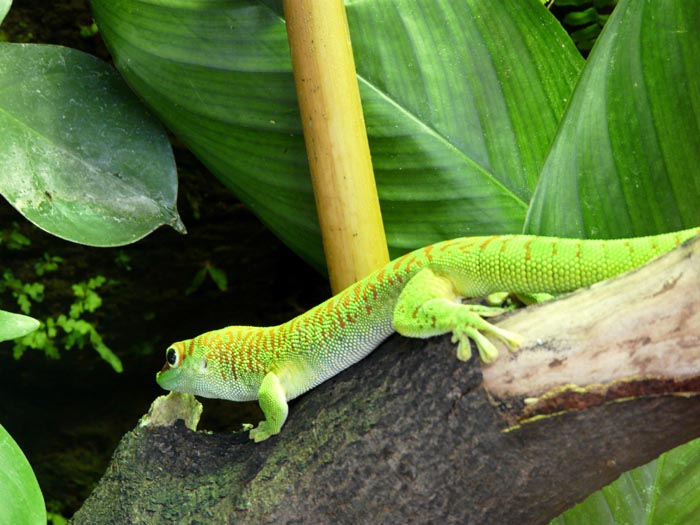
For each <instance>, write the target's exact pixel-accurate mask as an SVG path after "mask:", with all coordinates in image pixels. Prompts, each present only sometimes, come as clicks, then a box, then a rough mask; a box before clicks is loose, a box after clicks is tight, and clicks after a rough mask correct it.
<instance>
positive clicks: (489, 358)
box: [452, 319, 522, 364]
mask: <svg viewBox="0 0 700 525" xmlns="http://www.w3.org/2000/svg"><path fill="white" fill-rule="evenodd" d="M480 321H481V322H480V323H479V324H480V325H481V326H480V327H479V328H476V327H474V326H468V325H466V326H462V327H458V328H455V329H454V330H453V331H452V342H453V343H457V359H459V360H460V361H469V359H471V356H472V348H471V343H470V341H469V340H470V339H471V340H473V341H474V343H476V347H477V349H478V350H479V357H480V358H481V361H482V362H483V363H484V364H489V363H493V362H494V361H495V360H496V359H498V349H497V348H496V347H495V346H494V345H493V343H492V342H491V341H489V340H488V338H487V337H486V336H485V335H484V333H489V334H491V335H493V336H495V337H497V338H498V339H500V340H501V341H503V342H504V343H506V344H507V345H508V347H509V348H510V349H511V350H516V349H517V348H518V347H519V346H521V344H522V338H521V337H520V336H519V335H518V334H515V333H513V332H509V331H508V330H504V329H502V328H498V327H497V326H494V325H492V324H491V323H488V322H486V321H484V320H483V319H480ZM482 332H484V333H482Z"/></svg>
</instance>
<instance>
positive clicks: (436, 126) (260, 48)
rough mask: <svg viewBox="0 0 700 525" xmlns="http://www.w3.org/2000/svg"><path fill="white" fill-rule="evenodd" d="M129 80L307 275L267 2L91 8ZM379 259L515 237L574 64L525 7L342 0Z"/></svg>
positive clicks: (292, 117) (302, 185)
mask: <svg viewBox="0 0 700 525" xmlns="http://www.w3.org/2000/svg"><path fill="white" fill-rule="evenodd" d="M92 6H93V11H94V14H95V18H96V20H97V22H98V24H99V26H100V28H101V31H102V35H103V37H104V38H105V40H106V42H107V44H108V46H109V47H110V50H111V51H112V53H113V56H114V60H115V63H116V65H117V67H118V68H119V69H120V71H121V72H122V73H123V74H124V75H125V77H126V78H127V79H128V81H129V83H130V84H131V85H132V86H133V87H134V89H136V91H137V92H138V93H139V94H140V95H141V96H142V97H143V98H144V99H145V100H146V101H147V103H148V104H149V105H150V106H151V107H152V108H153V109H154V111H155V112H156V113H157V114H158V115H159V116H160V117H161V118H162V119H163V120H164V121H165V122H166V123H167V125H168V126H169V127H170V128H171V129H172V130H173V131H175V133H177V134H178V136H179V137H180V138H181V139H182V140H183V141H184V142H185V143H186V144H187V145H188V146H189V147H190V148H191V149H192V150H193V151H194V152H195V153H196V154H197V155H198V156H199V157H200V159H202V161H203V162H204V163H205V164H207V166H208V167H209V168H210V169H211V170H212V171H213V172H214V173H215V174H216V175H217V176H218V177H219V178H221V179H222V180H223V181H224V182H225V183H226V184H227V185H228V186H229V187H230V188H231V189H233V191H234V192H236V194H237V195H238V196H239V197H240V198H241V199H242V200H243V201H244V202H246V203H247V204H248V205H249V206H250V208H251V209H252V210H253V211H254V212H255V213H256V214H258V215H259V216H260V217H261V219H262V220H263V221H264V222H266V223H267V224H268V225H269V226H270V227H271V228H272V229H273V230H274V231H275V232H276V233H277V234H278V235H279V236H280V237H281V238H282V239H283V240H284V241H285V242H287V243H288V244H289V245H290V246H292V247H293V248H294V249H295V250H296V251H298V252H299V253H301V254H303V255H304V256H305V257H306V258H307V259H309V260H311V261H313V262H314V263H315V264H316V265H318V266H321V265H322V249H321V241H320V237H319V233H318V227H317V219H316V211H315V206H314V202H313V197H312V194H311V185H310V181H309V175H308V168H307V163H306V150H305V148H304V144H303V138H302V135H301V123H300V120H299V114H298V109H297V102H296V96H295V92H294V83H293V77H292V72H291V61H290V58H289V50H288V44H287V35H286V32H285V27H284V20H283V17H282V11H281V8H280V6H279V2H275V1H268V2H259V1H254V0H245V1H244V0H239V1H235V0H228V1H226V0H198V1H194V0H159V1H158V2H154V1H152V0H150V1H149V0H93V1H92ZM347 7H348V18H349V22H350V28H351V34H352V39H353V47H354V50H355V56H356V64H357V69H358V82H359V84H360V91H361V94H362V98H363V105H364V111H365V120H366V123H367V128H368V133H369V138H370V147H371V150H372V158H373V162H374V166H375V171H376V176H377V185H378V189H379V194H380V200H381V204H382V212H383V216H384V220H385V226H386V229H387V235H388V240H389V244H390V248H391V251H392V253H393V254H396V253H398V252H402V251H405V250H406V249H408V248H412V247H416V246H418V245H423V244H427V243H430V242H434V241H437V240H439V239H443V238H445V237H453V236H459V235H466V234H478V233H484V232H508V231H510V232H513V231H519V230H521V229H522V225H523V221H524V216H525V210H526V208H527V204H528V202H529V198H530V195H531V192H532V190H533V188H534V185H535V183H536V180H537V174H538V171H539V167H540V165H541V163H542V162H543V160H544V156H545V153H546V151H547V148H548V145H549V143H550V142H551V140H552V137H553V136H554V133H555V130H556V126H557V124H558V122H559V119H560V116H561V114H562V112H563V110H564V107H565V104H566V102H567V100H568V98H569V97H570V93H571V91H572V89H573V85H574V82H575V80H576V78H577V76H578V72H579V69H580V67H581V66H582V59H581V58H580V56H579V55H578V53H577V51H576V50H575V48H574V46H573V45H572V44H571V41H570V40H569V38H568V37H567V35H566V34H565V33H564V32H563V30H562V29H561V27H560V26H559V25H558V23H557V22H556V21H555V20H554V19H553V18H552V17H551V15H550V13H549V12H548V11H547V10H546V9H544V8H543V6H542V5H541V3H540V2H538V1H537V0H522V1H519V2H490V1H485V0H480V1H477V0H474V1H469V2H467V1H463V2H455V1H454V0H412V1H397V0H375V1H372V2H348V6H347Z"/></svg>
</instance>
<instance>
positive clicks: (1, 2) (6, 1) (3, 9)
mask: <svg viewBox="0 0 700 525" xmlns="http://www.w3.org/2000/svg"><path fill="white" fill-rule="evenodd" d="M11 6H12V0H0V24H2V21H3V20H4V19H5V15H7V12H8V11H9V10H10V7H11Z"/></svg>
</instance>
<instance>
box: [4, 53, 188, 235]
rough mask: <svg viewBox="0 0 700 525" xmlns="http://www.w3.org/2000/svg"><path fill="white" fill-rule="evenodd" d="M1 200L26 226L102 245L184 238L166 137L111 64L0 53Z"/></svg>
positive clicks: (74, 56) (71, 56)
mask: <svg viewBox="0 0 700 525" xmlns="http://www.w3.org/2000/svg"><path fill="white" fill-rule="evenodd" d="M0 127H1V128H2V130H3V132H2V135H0V193H2V194H3V195H4V196H5V198H6V199H7V200H8V201H10V203H11V204H12V205H13V206H14V207H15V208H16V209H17V210H18V211H19V212H20V213H22V214H23V215H24V216H25V217H26V218H27V219H29V220H30V221H32V222H33V223H35V224H36V225H37V226H39V227H40V228H42V229H45V230H47V231H48V232H50V233H53V234H54V235H57V236H59V237H62V238H64V239H68V240H72V241H75V242H80V243H83V244H89V245H95V246H115V245H120V244H127V243H130V242H133V241H135V240H137V239H140V238H141V237H143V236H145V235H147V234H148V233H150V232H151V231H153V230H154V229H155V228H157V227H158V226H160V225H161V224H170V225H171V226H173V227H175V228H176V229H179V230H182V229H183V227H182V224H181V222H180V219H179V217H178V215H177V211H176V210H175V198H176V194H177V178H176V171H175V164H174V159H173V157H172V152H171V150H170V145H169V143H168V140H167V136H166V135H165V132H164V131H163V130H162V129H161V127H160V125H159V124H158V123H157V122H156V121H155V120H154V119H153V118H152V117H150V116H149V115H148V114H147V113H146V112H145V109H143V106H142V105H141V104H140V102H139V101H138V100H137V99H136V97H135V96H134V95H133V94H132V93H131V92H130V91H129V90H128V88H127V87H126V86H125V85H124V83H123V81H121V79H120V78H119V76H118V75H117V73H116V72H114V71H113V70H112V69H111V68H110V67H109V66H108V65H107V64H105V63H103V62H101V61H99V60H97V59H96V58H94V57H92V56H90V55H86V54H84V53H81V52H78V51H76V50H73V49H68V48H63V47H58V46H45V45H31V44H0Z"/></svg>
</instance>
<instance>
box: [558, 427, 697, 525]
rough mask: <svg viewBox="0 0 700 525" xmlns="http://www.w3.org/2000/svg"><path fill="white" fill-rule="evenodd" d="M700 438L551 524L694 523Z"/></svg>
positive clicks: (634, 472) (625, 477) (628, 475)
mask: <svg viewBox="0 0 700 525" xmlns="http://www.w3.org/2000/svg"><path fill="white" fill-rule="evenodd" d="M698 454H700V440H698V439H695V440H693V441H691V442H690V443H688V444H687V445H684V446H682V447H678V448H675V449H674V450H671V451H670V452H666V453H665V454H662V455H661V456H660V457H659V458H658V459H656V460H654V461H652V462H651V463H649V464H648V465H644V466H643V467H639V468H636V469H634V470H631V471H629V472H626V473H624V474H623V475H622V476H620V478H618V479H617V480H616V481H615V482H613V483H612V484H610V485H609V486H607V487H605V488H604V489H603V490H600V491H598V492H596V493H595V494H593V495H591V496H589V497H588V499H586V500H585V501H584V502H583V503H581V504H579V505H577V506H575V507H574V508H572V509H571V510H569V511H567V512H565V513H564V514H563V515H562V516H560V517H559V518H557V519H555V520H554V521H552V522H551V525H588V524H590V523H595V524H596V525H615V524H617V523H630V524H633V523H648V524H653V523H662V524H672V523H673V524H691V523H695V522H696V521H697V516H698V503H697V499H696V497H695V494H696V490H697V489H696V487H695V484H696V483H697V479H698V478H700V462H698V461H697V458H698Z"/></svg>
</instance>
